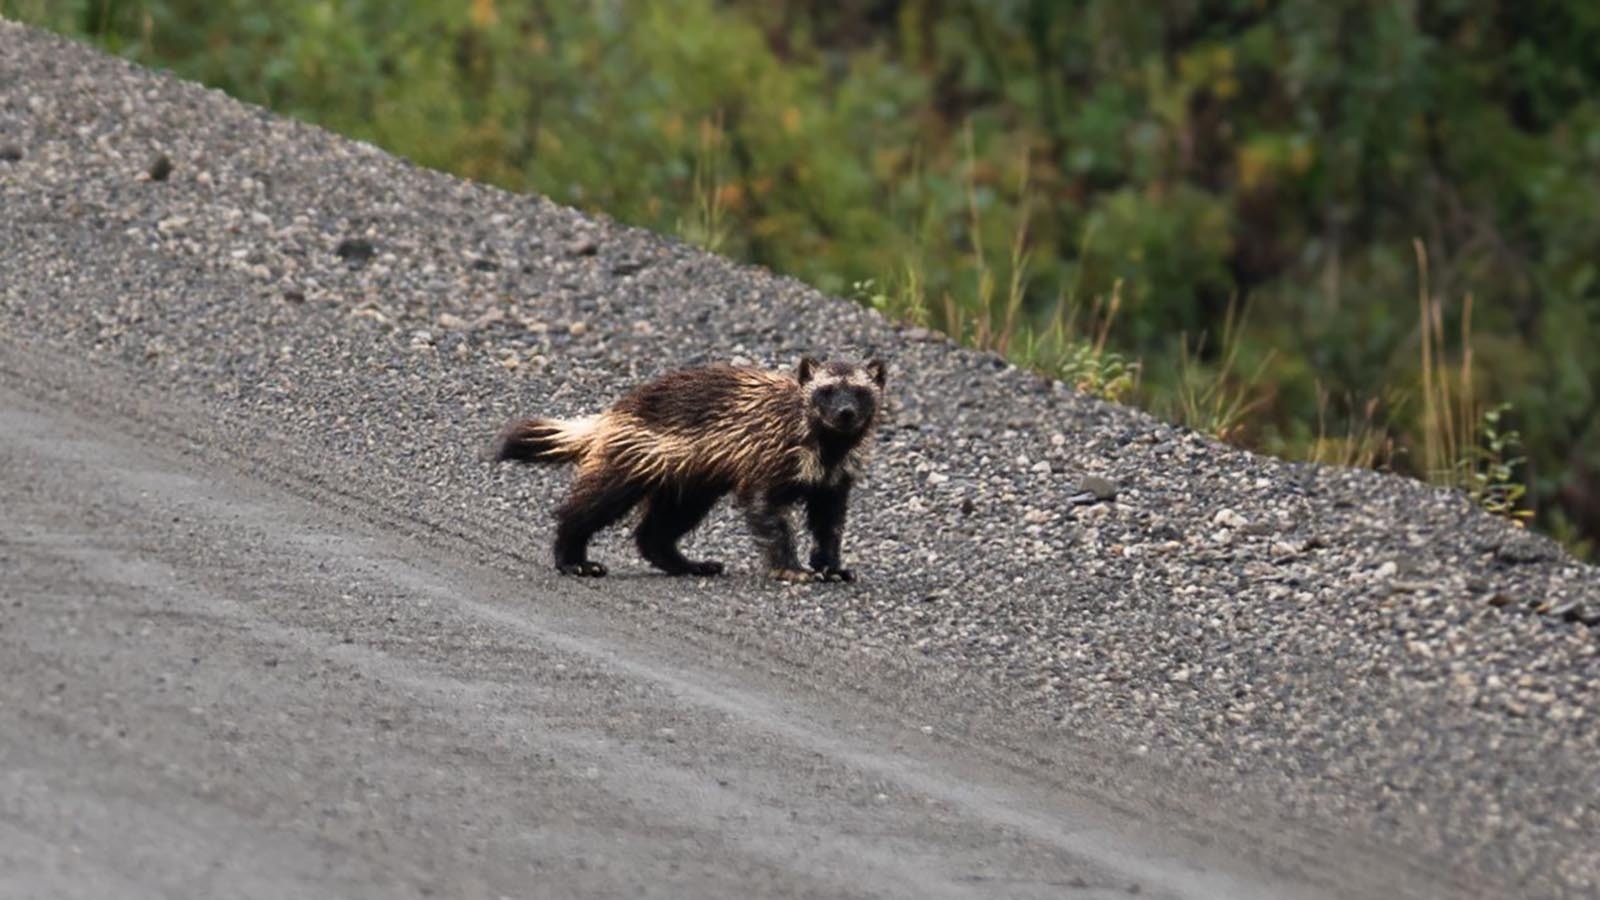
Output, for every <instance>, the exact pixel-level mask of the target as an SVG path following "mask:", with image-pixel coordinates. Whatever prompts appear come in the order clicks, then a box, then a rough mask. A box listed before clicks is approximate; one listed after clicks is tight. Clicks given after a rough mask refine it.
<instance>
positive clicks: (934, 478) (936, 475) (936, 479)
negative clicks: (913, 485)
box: [928, 472, 950, 484]
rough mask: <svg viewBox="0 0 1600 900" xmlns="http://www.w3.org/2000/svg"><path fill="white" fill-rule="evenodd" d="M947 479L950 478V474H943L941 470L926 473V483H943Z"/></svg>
mask: <svg viewBox="0 0 1600 900" xmlns="http://www.w3.org/2000/svg"><path fill="white" fill-rule="evenodd" d="M949 480H950V476H949V475H946V474H944V473H943V472H929V473H928V483H929V484H944V483H945V482H947V481H949Z"/></svg>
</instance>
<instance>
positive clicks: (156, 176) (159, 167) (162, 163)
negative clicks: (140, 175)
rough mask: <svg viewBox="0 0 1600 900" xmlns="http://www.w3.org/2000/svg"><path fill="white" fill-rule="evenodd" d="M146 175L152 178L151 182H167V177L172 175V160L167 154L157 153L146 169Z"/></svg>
mask: <svg viewBox="0 0 1600 900" xmlns="http://www.w3.org/2000/svg"><path fill="white" fill-rule="evenodd" d="M145 174H147V175H149V176H150V180H151V181H166V180H167V176H169V175H171V174H172V160H171V159H170V158H169V157H168V156H167V155H166V154H165V153H157V154H156V156H155V158H154V159H152V160H150V165H149V166H148V167H146V168H145Z"/></svg>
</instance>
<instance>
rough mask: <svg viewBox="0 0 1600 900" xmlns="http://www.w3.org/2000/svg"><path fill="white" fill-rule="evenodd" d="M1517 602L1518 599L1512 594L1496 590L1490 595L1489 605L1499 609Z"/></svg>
mask: <svg viewBox="0 0 1600 900" xmlns="http://www.w3.org/2000/svg"><path fill="white" fill-rule="evenodd" d="M1515 602H1517V601H1516V600H1515V599H1513V598H1512V596H1511V595H1510V594H1508V593H1506V592H1505V591H1495V592H1494V593H1493V594H1490V595H1489V605H1490V606H1493V607H1494V608H1496V609H1499V608H1501V607H1506V606H1510V605H1511V604H1513V603H1515Z"/></svg>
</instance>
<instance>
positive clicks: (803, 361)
mask: <svg viewBox="0 0 1600 900" xmlns="http://www.w3.org/2000/svg"><path fill="white" fill-rule="evenodd" d="M820 365H822V363H819V362H817V359H816V357H814V356H802V357H800V368H799V370H798V371H796V372H795V374H796V376H798V377H799V379H800V383H801V384H805V383H806V382H808V381H810V380H811V376H813V375H815V374H817V367H818V366H820Z"/></svg>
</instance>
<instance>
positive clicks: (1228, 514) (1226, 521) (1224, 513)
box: [1211, 507, 1250, 530]
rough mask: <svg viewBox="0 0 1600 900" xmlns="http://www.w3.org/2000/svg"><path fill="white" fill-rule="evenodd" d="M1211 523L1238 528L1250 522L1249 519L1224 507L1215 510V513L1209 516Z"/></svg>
mask: <svg viewBox="0 0 1600 900" xmlns="http://www.w3.org/2000/svg"><path fill="white" fill-rule="evenodd" d="M1211 524H1213V525H1220V526H1222V527H1223V528H1231V529H1234V530H1238V529H1241V528H1244V527H1246V526H1248V525H1249V524H1250V520H1249V519H1246V518H1245V517H1244V516H1241V515H1239V514H1238V513H1236V512H1234V511H1233V510H1231V509H1228V508H1226V507H1224V508H1222V509H1219V510H1217V514H1216V515H1214V516H1212V517H1211Z"/></svg>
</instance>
